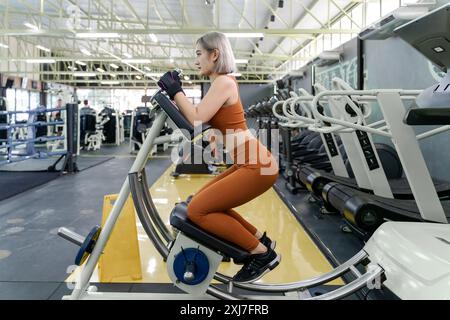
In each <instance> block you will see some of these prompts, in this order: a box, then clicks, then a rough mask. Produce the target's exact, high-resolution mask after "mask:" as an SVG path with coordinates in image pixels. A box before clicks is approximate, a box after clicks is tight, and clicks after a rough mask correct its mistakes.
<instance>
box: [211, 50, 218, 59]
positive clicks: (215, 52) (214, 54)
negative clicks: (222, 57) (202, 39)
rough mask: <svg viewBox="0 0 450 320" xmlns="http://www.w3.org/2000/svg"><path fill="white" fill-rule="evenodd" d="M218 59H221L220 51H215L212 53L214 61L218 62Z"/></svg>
mask: <svg viewBox="0 0 450 320" xmlns="http://www.w3.org/2000/svg"><path fill="white" fill-rule="evenodd" d="M217 59H219V50H217V49H214V50H213V51H212V60H213V62H216V61H217Z"/></svg>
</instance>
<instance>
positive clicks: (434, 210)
mask: <svg viewBox="0 0 450 320" xmlns="http://www.w3.org/2000/svg"><path fill="white" fill-rule="evenodd" d="M395 33H396V34H397V35H398V36H400V37H401V38H402V39H404V40H405V41H406V42H408V43H409V44H411V45H412V46H413V47H414V48H416V49H417V50H418V51H419V52H421V53H422V54H423V55H424V56H425V57H427V58H428V59H429V60H431V61H432V62H433V63H435V64H436V65H437V66H439V67H440V68H441V69H442V70H443V71H444V72H446V76H445V77H444V78H443V79H442V81H441V82H440V83H438V84H435V85H433V86H431V87H430V88H428V89H425V90H424V91H423V92H422V93H421V94H420V95H419V96H418V97H417V99H416V100H415V103H416V105H417V107H414V108H412V109H410V110H408V111H406V110H405V111H404V110H392V109H393V108H389V101H393V100H392V99H395V94H393V93H384V94H381V95H379V96H378V98H379V101H380V106H381V107H382V111H383V114H384V117H385V119H386V121H387V122H388V123H389V122H390V127H391V133H392V139H395V140H396V149H397V151H398V153H399V155H401V157H400V158H401V159H402V163H403V168H404V170H405V174H406V176H407V178H408V181H409V182H410V185H411V190H412V192H413V194H414V198H415V200H399V199H396V200H394V199H388V198H385V197H380V196H375V195H370V194H367V193H363V192H361V191H358V190H355V189H352V188H349V187H348V186H345V185H341V184H337V183H331V184H329V185H328V186H327V192H326V193H327V194H326V197H327V200H328V201H329V202H330V203H331V204H332V205H333V206H334V207H336V208H338V209H339V211H340V212H341V213H342V214H343V216H344V218H345V220H346V221H347V222H349V225H350V227H352V229H353V230H354V231H357V234H359V235H361V236H363V237H365V238H366V239H367V237H370V235H371V234H372V233H373V231H374V230H375V229H376V228H377V227H378V226H379V225H380V224H382V223H383V222H384V221H385V220H396V221H428V222H438V223H449V221H450V201H448V200H440V199H439V197H438V192H437V190H436V189H435V188H434V187H433V183H432V180H431V177H430V175H429V172H428V169H427V167H426V163H425V161H424V159H423V155H422V153H421V151H420V148H419V144H418V137H416V135H415V133H414V131H413V130H412V128H411V126H413V125H442V127H439V128H437V129H434V130H430V131H428V132H426V133H422V134H421V135H420V136H423V137H428V136H432V135H434V134H438V133H441V132H445V131H448V130H450V90H448V89H449V88H450V36H449V35H450V4H446V5H444V6H442V7H440V8H438V9H436V10H434V11H432V12H430V13H428V14H427V15H425V16H423V17H420V18H418V19H416V20H413V21H411V22H409V23H407V24H405V25H403V26H401V27H399V28H397V29H396V30H395ZM383 104H384V108H383ZM402 118H403V119H402ZM354 127H355V126H354ZM361 129H362V128H361Z"/></svg>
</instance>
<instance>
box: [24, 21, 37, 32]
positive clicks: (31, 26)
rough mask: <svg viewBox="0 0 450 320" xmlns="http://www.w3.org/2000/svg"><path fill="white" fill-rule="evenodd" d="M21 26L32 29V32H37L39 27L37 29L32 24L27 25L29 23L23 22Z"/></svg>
mask: <svg viewBox="0 0 450 320" xmlns="http://www.w3.org/2000/svg"><path fill="white" fill-rule="evenodd" d="M23 25H24V26H25V27H28V28H30V29H33V30H35V31H38V30H39V27H38V26H35V25H34V24H32V23H29V22H25V23H24V24H23Z"/></svg>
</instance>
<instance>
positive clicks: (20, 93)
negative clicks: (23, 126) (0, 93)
mask: <svg viewBox="0 0 450 320" xmlns="http://www.w3.org/2000/svg"><path fill="white" fill-rule="evenodd" d="M28 110H30V93H29V92H28V91H27V90H22V89H16V111H28ZM27 120H28V114H26V113H25V114H23V113H19V114H17V115H16V121H27Z"/></svg>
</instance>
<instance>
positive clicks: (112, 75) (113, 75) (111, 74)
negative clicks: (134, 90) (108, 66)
mask: <svg viewBox="0 0 450 320" xmlns="http://www.w3.org/2000/svg"><path fill="white" fill-rule="evenodd" d="M109 75H110V76H111V77H113V78H115V77H117V75H116V74H114V73H110V74H109Z"/></svg>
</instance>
